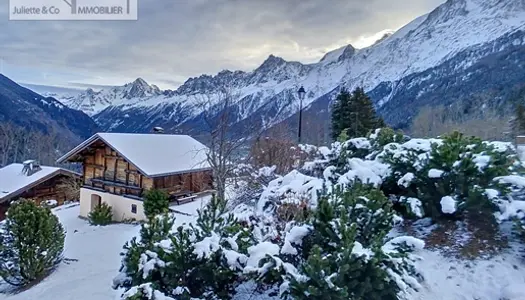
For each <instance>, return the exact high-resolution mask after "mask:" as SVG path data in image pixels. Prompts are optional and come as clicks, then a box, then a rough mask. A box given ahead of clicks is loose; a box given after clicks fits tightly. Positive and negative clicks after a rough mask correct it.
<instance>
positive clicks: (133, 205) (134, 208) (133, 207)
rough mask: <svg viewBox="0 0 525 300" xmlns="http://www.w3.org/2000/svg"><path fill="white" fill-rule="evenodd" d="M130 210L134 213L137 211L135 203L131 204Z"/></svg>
mask: <svg viewBox="0 0 525 300" xmlns="http://www.w3.org/2000/svg"><path fill="white" fill-rule="evenodd" d="M131 212H132V213H134V214H136V213H137V205H136V204H131Z"/></svg>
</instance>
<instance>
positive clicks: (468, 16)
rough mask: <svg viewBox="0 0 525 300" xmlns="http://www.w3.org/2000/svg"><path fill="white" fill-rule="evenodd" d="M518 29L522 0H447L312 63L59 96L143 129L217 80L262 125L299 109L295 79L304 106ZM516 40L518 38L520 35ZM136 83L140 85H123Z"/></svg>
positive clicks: (169, 123)
mask: <svg viewBox="0 0 525 300" xmlns="http://www.w3.org/2000/svg"><path fill="white" fill-rule="evenodd" d="M520 29H522V30H523V29H525V0H449V1H447V2H446V3H444V4H442V5H441V6H439V7H438V8H436V9H435V10H434V11H432V12H431V13H429V14H427V15H424V16H421V17H419V18H417V19H415V20H414V21H412V22H410V23H409V24H407V25H406V26H405V27H403V28H401V29H400V30H398V31H397V32H396V33H394V34H393V35H390V36H388V37H386V38H384V39H383V40H382V41H381V42H378V43H375V44H374V45H372V46H370V47H368V48H365V49H355V48H354V47H352V46H351V45H348V46H344V47H341V48H339V49H336V50H334V51H332V52H329V53H327V54H326V55H325V56H324V57H323V58H322V59H321V60H320V61H319V62H318V63H315V64H309V65H305V64H302V63H300V62H289V61H285V60H284V59H282V58H279V57H276V56H273V55H270V56H269V57H268V58H267V59H266V60H265V61H264V62H263V63H262V65H261V66H260V67H258V68H256V69H255V70H254V71H252V72H242V71H234V72H232V71H222V72H219V73H218V74H217V75H215V76H209V75H202V76H199V77H196V78H190V79H188V80H187V81H186V82H185V83H184V84H183V85H182V86H180V87H179V88H178V89H177V90H175V91H159V90H158V88H156V87H153V86H149V85H147V84H146V83H145V82H143V81H142V80H140V79H138V80H137V81H138V83H137V81H135V83H132V84H127V85H125V86H123V87H115V88H112V89H107V90H102V91H100V92H94V91H92V90H88V91H86V92H84V93H82V94H80V95H79V96H77V97H74V98H72V99H69V100H64V103H65V104H66V105H68V106H70V107H73V108H75V109H81V110H83V111H85V112H86V113H88V114H91V115H94V118H95V120H96V121H97V123H99V125H101V127H103V128H104V129H106V130H120V131H145V130H146V129H147V128H151V127H152V126H165V127H168V128H172V127H176V126H178V125H180V124H182V123H184V122H188V121H190V120H191V119H192V118H194V117H196V116H197V115H198V114H199V113H200V111H201V110H200V109H199V108H198V107H197V105H196V103H198V101H199V100H202V99H203V98H204V99H206V98H208V97H212V98H213V97H216V96H217V92H218V91H219V90H220V89H221V88H223V87H224V86H228V87H232V88H233V89H234V90H235V92H236V93H237V94H238V96H239V102H238V105H237V108H236V114H237V122H239V121H241V120H246V119H248V118H250V117H252V116H253V115H254V114H256V113H257V114H264V117H265V120H263V123H264V125H265V126H271V125H273V124H275V123H277V122H279V121H281V120H283V119H285V118H287V117H289V116H291V115H292V114H294V113H295V112H297V111H298V105H297V99H296V96H295V91H296V90H297V88H298V87H299V86H300V85H304V87H305V89H306V90H307V92H308V93H307V95H306V100H305V103H304V105H305V106H308V105H309V104H311V103H312V102H314V101H316V100H318V99H319V98H320V97H322V96H323V95H327V94H328V93H330V92H332V91H333V90H334V89H338V88H339V87H341V86H346V87H348V88H354V87H356V86H358V85H359V86H364V87H365V89H366V90H367V91H371V90H373V89H374V88H376V87H378V86H379V85H381V84H384V83H385V82H386V83H390V85H391V86H393V85H394V84H395V82H397V81H399V80H401V79H402V78H406V77H407V76H409V75H410V74H414V73H418V72H422V71H425V70H428V69H430V68H433V67H435V66H438V65H440V64H442V63H444V62H445V61H447V60H448V59H451V58H453V57H454V56H455V55H457V54H458V53H460V52H461V51H464V50H466V49H470V48H472V47H481V46H482V45H486V44H487V43H489V42H491V41H494V40H496V39H498V38H500V37H502V36H504V35H506V34H509V33H512V32H516V31H518V30H520ZM516 45H525V38H524V39H522V40H518V41H516ZM499 50H500V49H493V51H499ZM484 55H487V53H484V54H483V55H481V54H480V55H479V56H476V57H471V58H469V60H468V61H465V62H462V63H461V64H460V65H458V66H457V70H455V71H458V70H460V69H465V68H467V67H469V66H470V65H472V64H473V63H475V62H476V61H478V60H480V59H481V58H483V57H484ZM135 85H138V86H139V87H140V88H138V89H140V90H141V91H142V90H144V91H145V92H141V93H130V92H127V91H128V90H129V89H130V86H135ZM394 92H395V88H394V91H392V94H393V93H394ZM389 99H390V96H388V95H386V96H385V95H380V96H378V97H377V98H376V99H374V100H376V101H377V102H378V104H379V105H384V104H385V103H387V102H388V101H389ZM275 111H279V115H278V114H277V113H275ZM137 120H138V121H137Z"/></svg>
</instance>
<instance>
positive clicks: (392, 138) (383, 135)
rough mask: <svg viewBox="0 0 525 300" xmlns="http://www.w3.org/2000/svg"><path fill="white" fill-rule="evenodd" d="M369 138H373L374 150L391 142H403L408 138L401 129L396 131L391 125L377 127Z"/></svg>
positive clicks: (380, 148)
mask: <svg viewBox="0 0 525 300" xmlns="http://www.w3.org/2000/svg"><path fill="white" fill-rule="evenodd" d="M368 138H369V139H371V140H373V142H372V146H373V148H374V150H382V149H383V147H384V146H386V145H388V144H390V143H401V142H403V141H405V140H407V138H406V137H405V135H404V134H403V132H402V131H401V130H397V131H394V129H392V128H390V127H383V128H379V129H375V130H373V131H372V132H370V133H369V134H368Z"/></svg>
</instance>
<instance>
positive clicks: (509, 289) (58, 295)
mask: <svg viewBox="0 0 525 300" xmlns="http://www.w3.org/2000/svg"><path fill="white" fill-rule="evenodd" d="M202 205H203V203H202V202H200V201H196V202H193V203H188V204H185V205H181V206H179V208H180V211H182V212H184V213H188V214H193V215H195V214H196V211H197V209H199V208H200V207H201V206H202ZM53 211H54V213H55V214H56V215H57V216H58V217H59V219H60V221H61V222H62V224H63V225H64V227H65V229H66V230H67V236H66V246H65V257H66V258H68V259H75V260H78V261H72V262H70V263H69V264H67V263H62V264H60V266H59V267H58V269H57V270H56V271H55V272H54V273H53V274H51V275H50V276H49V277H47V278H46V279H45V280H43V281H42V282H40V283H39V284H38V285H36V286H34V287H32V288H30V289H28V290H26V291H24V292H21V293H19V294H7V293H6V294H0V299H9V300H27V299H39V300H56V299H60V300H107V299H118V297H119V295H120V293H119V292H118V291H115V290H113V289H112V288H111V282H112V279H113V277H115V276H116V275H117V272H118V268H119V266H120V256H119V253H120V251H121V249H122V246H123V245H124V243H125V242H126V241H128V240H129V239H131V238H132V237H134V236H137V235H138V233H139V230H140V226H139V225H129V224H115V225H110V226H105V227H100V226H90V225H89V223H88V222H87V221H85V220H82V219H80V218H78V213H79V206H78V205H77V204H73V205H67V206H62V207H58V208H56V209H54V210H53ZM194 220H195V216H187V215H177V222H176V225H181V224H182V223H187V222H192V221H194ZM515 248H516V247H515ZM516 251H517V250H509V251H508V252H506V253H504V254H501V255H499V256H496V257H494V258H492V259H490V260H477V261H457V260H454V259H450V258H446V257H444V256H443V255H441V254H440V253H438V252H433V251H429V250H420V251H417V252H416V254H417V255H419V256H421V258H422V259H423V260H422V261H420V262H419V263H418V266H419V267H420V268H421V270H422V271H423V274H424V276H425V278H426V281H425V282H423V283H422V285H423V290H421V291H420V292H419V293H414V294H413V300H427V299H432V300H474V299H477V300H500V299H501V300H525V264H524V261H523V260H521V259H520V258H519V257H520V255H519V254H517V253H515V252H516ZM3 288H4V290H6V291H7V290H9V287H8V286H7V285H3ZM236 299H237V298H236ZM267 299H272V298H271V297H268V298H267ZM273 299H276V298H273Z"/></svg>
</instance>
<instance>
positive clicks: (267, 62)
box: [261, 54, 286, 66]
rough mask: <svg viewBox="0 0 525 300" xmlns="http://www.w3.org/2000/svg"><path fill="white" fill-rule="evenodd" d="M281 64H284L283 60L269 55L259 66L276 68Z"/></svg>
mask: <svg viewBox="0 0 525 300" xmlns="http://www.w3.org/2000/svg"><path fill="white" fill-rule="evenodd" d="M283 63H286V61H285V60H284V59H283V58H281V57H279V56H275V55H273V54H270V55H269V56H268V58H267V59H266V60H265V61H264V62H263V63H262V65H261V66H264V65H272V66H276V65H281V64H283Z"/></svg>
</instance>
